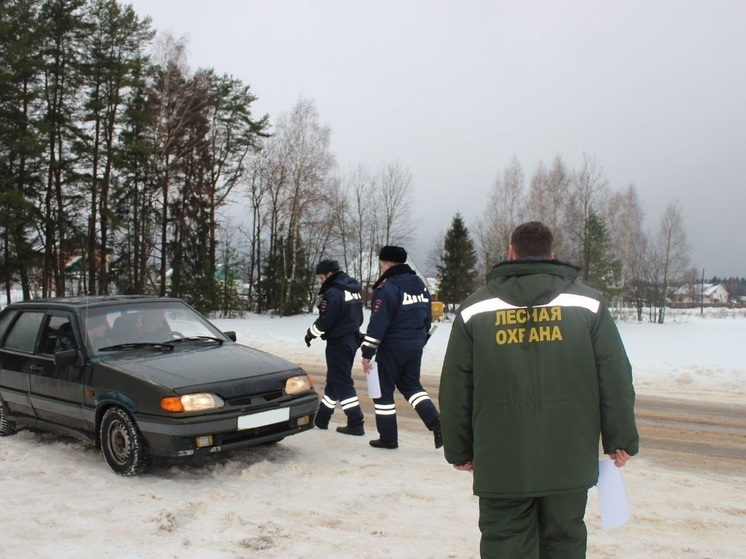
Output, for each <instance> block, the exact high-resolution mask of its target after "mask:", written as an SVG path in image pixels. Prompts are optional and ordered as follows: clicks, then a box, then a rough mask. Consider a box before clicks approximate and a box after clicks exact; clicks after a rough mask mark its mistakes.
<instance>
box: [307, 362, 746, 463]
mask: <svg viewBox="0 0 746 559" xmlns="http://www.w3.org/2000/svg"><path fill="white" fill-rule="evenodd" d="M301 366H302V367H303V368H304V369H305V370H306V371H307V372H308V373H309V374H311V376H312V377H313V379H314V383H315V385H316V389H317V390H318V391H319V393H323V386H324V376H325V374H326V373H325V369H324V367H323V365H319V364H318V363H307V364H304V363H301ZM353 377H354V378H355V385H356V386H357V387H358V390H360V388H361V387H362V388H363V390H360V395H361V396H362V397H361V399H360V400H361V405H362V407H363V411H364V413H365V414H366V416H367V417H368V421H367V422H366V427H367V431H368V432H369V433H370V435H371V438H375V437H374V435H375V430H374V429H375V428H374V423H373V422H374V420H373V403H372V401H371V400H370V399H369V398H368V397H367V395H366V394H365V388H364V387H365V379H364V377H363V374H362V373H361V372H357V371H356V372H355V373H354V375H353ZM422 381H423V382H422V383H423V386H424V388H425V389H426V390H427V392H428V394H429V395H430V397H431V398H432V399H433V401H435V403H436V405H437V399H438V381H437V379H436V378H434V377H432V376H427V375H424V376H423V379H422ZM397 404H398V405H397V413H398V414H399V415H400V416H401V417H402V418H410V419H416V418H417V416H416V414H415V413H414V411H413V410H412V408H411V407H410V406H409V405H408V404H407V403H406V402H405V401H404V400H403V398H401V395H400V394H398V393H397ZM635 411H636V416H637V420H638V429H639V431H640V438H641V450H640V452H641V453H643V454H644V455H645V456H646V457H647V458H650V459H653V460H658V461H661V462H662V465H664V466H666V467H672V468H679V469H695V470H700V469H708V470H717V471H718V472H720V473H723V474H735V475H744V472H746V406H738V405H732V404H719V403H714V402H701V403H700V402H692V401H689V400H683V399H678V398H663V397H659V396H649V395H638V396H637V400H636V405H635ZM339 413H340V412H339V410H338V411H337V412H336V413H335V415H339ZM340 417H341V416H340Z"/></svg>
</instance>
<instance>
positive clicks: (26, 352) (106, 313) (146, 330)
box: [0, 296, 319, 476]
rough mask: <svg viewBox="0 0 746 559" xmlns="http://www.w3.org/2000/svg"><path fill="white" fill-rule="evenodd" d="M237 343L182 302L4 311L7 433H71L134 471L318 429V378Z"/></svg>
mask: <svg viewBox="0 0 746 559" xmlns="http://www.w3.org/2000/svg"><path fill="white" fill-rule="evenodd" d="M235 339H236V336H235V333H233V332H221V331H220V330H218V329H217V328H215V326H213V325H212V324H211V323H210V322H209V321H208V320H206V319H205V318H204V317H203V316H202V315H200V314H199V313H198V312H197V311H195V310H194V309H193V308H192V307H190V306H189V305H187V304H186V303H184V302H183V301H181V300H179V299H173V298H160V297H139V296H116V297H86V298H59V299H45V300H36V301H26V302H22V303H14V304H12V305H10V306H9V307H8V308H6V309H5V310H4V311H3V312H2V313H0V436H6V435H11V434H13V433H14V432H15V430H16V426H17V425H21V424H23V425H30V426H36V427H41V428H44V429H48V430H52V431H56V432H61V433H63V434H68V435H72V436H75V437H78V438H80V439H83V440H85V441H88V442H90V443H92V444H95V445H96V446H100V448H101V450H102V452H103V455H104V458H105V460H106V462H107V463H108V464H109V466H110V467H111V468H112V470H114V471H115V472H117V473H118V474H121V475H125V476H131V475H137V474H140V473H142V472H144V471H145V470H147V468H148V467H149V466H150V463H151V458H152V456H167V457H175V456H191V455H195V454H200V453H205V454H206V453H213V452H220V451H223V450H230V449H235V448H240V447H245V446H250V445H257V444H264V443H272V442H276V441H279V440H281V439H283V438H284V437H287V436H289V435H294V434H297V433H300V432H302V431H305V430H307V429H310V428H311V427H312V426H313V419H314V416H315V414H316V411H317V410H318V406H319V397H318V394H317V393H316V392H315V390H314V389H313V384H312V381H311V379H310V377H309V376H308V375H307V374H306V373H305V372H304V371H303V370H302V369H300V368H298V367H297V366H296V365H293V364H292V363H289V362H287V361H285V360H283V359H280V358H279V357H275V356H274V355H270V354H268V353H265V352H262V351H259V350H256V349H253V348H249V347H247V346H243V345H240V344H237V343H235Z"/></svg>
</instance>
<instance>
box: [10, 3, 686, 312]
mask: <svg viewBox="0 0 746 559" xmlns="http://www.w3.org/2000/svg"><path fill="white" fill-rule="evenodd" d="M256 100H257V97H256V96H255V93H254V92H253V91H252V90H251V88H250V86H249V85H248V84H245V83H243V82H242V81H241V80H239V79H236V78H235V77H233V76H231V75H227V74H221V73H218V72H216V71H215V70H214V69H211V68H200V69H197V70H196V71H192V70H191V69H190V68H189V66H188V61H187V58H186V45H185V44H184V43H183V42H181V41H178V40H175V39H174V38H172V37H169V36H168V35H161V34H158V36H157V37H156V32H155V29H153V27H152V25H151V21H150V19H149V18H147V17H141V16H139V15H138V14H136V13H135V12H134V10H133V9H132V7H131V6H129V5H127V4H124V3H120V2H117V1H115V0H5V1H4V2H3V8H2V13H1V14H0V215H1V217H0V236H1V242H2V248H0V264H1V268H0V273H1V274H2V278H0V284H3V285H4V286H5V288H6V290H7V291H6V294H5V296H6V297H7V298H8V299H10V288H11V287H10V286H11V285H12V284H14V283H16V284H20V285H21V286H22V289H23V294H24V297H25V298H30V297H32V296H34V297H48V296H58V295H92V294H110V293H146V294H157V295H170V296H176V297H182V298H184V299H186V300H187V301H189V302H190V303H191V304H193V305H194V306H196V307H197V308H198V309H200V310H202V311H217V312H221V313H223V314H230V313H231V312H234V311H241V310H246V309H250V310H253V311H256V312H275V313H278V314H282V315H289V314H295V313H298V312H303V311H307V310H310V309H312V308H313V302H314V294H315V291H316V287H317V286H316V285H315V277H314V275H313V268H314V264H315V263H316V262H317V261H318V260H319V259H320V258H321V257H325V256H331V257H334V258H338V259H339V260H340V262H341V264H342V265H343V267H344V268H345V269H346V270H348V271H349V272H350V273H351V274H352V275H354V276H356V277H358V278H361V279H362V280H363V282H364V283H366V284H368V285H369V284H370V282H371V281H373V280H375V276H376V275H377V254H378V250H379V248H380V247H381V246H382V245H385V244H391V243H395V244H406V243H408V242H410V241H411V240H412V239H413V238H414V232H415V229H416V223H415V221H414V219H413V207H414V204H413V187H414V179H413V177H412V174H411V172H410V171H409V169H408V168H407V166H406V165H405V164H404V163H402V162H401V161H398V160H395V161H391V162H382V163H378V164H376V165H374V166H371V165H369V164H367V163H360V164H358V165H357V166H355V167H353V168H351V169H349V170H347V171H345V172H341V171H340V170H339V168H338V165H337V163H336V160H335V157H334V154H333V153H332V152H331V150H330V140H331V130H330V128H329V127H328V126H326V125H324V124H322V122H321V119H320V116H319V114H318V112H317V110H316V107H315V104H314V103H313V101H311V100H308V99H300V100H298V102H297V103H296V105H295V106H294V107H292V108H291V109H290V110H289V111H288V112H287V113H285V114H282V115H279V116H278V117H277V119H276V121H274V122H270V119H269V117H268V116H267V115H255V114H254V111H253V106H254V103H255V101H256ZM473 186H478V185H469V187H470V188H472V187H473ZM456 218H458V219H459V220H461V217H460V216H458V215H457V216H456V217H454V221H455V220H456ZM642 218H643V213H642V209H641V203H640V200H639V199H638V195H637V192H636V190H635V187H634V185H629V186H628V187H626V188H625V189H623V190H621V191H614V190H612V189H611V188H610V187H609V184H608V181H607V179H606V178H605V177H604V176H603V171H602V168H601V166H600V164H599V163H597V162H596V161H595V160H594V159H593V157H590V156H585V157H584V159H583V161H582V162H580V164H579V165H577V166H576V167H569V166H568V165H567V164H566V163H565V162H564V160H563V159H562V158H561V157H560V156H557V158H556V159H555V160H554V161H553V162H552V164H551V165H550V166H548V167H545V166H544V165H543V164H540V165H539V166H538V167H537V169H535V170H534V171H533V173H532V174H531V176H530V178H528V180H526V179H525V178H524V175H523V170H522V169H521V166H520V163H519V162H518V160H517V159H514V160H513V161H512V162H511V164H510V165H509V166H508V167H507V168H506V169H504V170H503V171H500V172H499V174H498V178H497V179H496V181H495V183H494V185H492V188H491V189H489V191H487V192H486V193H485V210H484V213H483V215H482V216H480V217H479V218H478V219H476V220H475V222H474V223H473V224H472V227H471V230H469V229H467V227H466V224H465V223H463V221H461V227H462V229H463V231H462V232H461V233H459V234H460V235H463V236H464V238H465V239H467V241H469V242H466V244H465V245H464V246H465V248H454V247H461V245H460V244H459V243H456V244H453V243H450V244H449V236H451V237H452V236H453V231H452V230H449V232H448V233H447V234H446V235H444V236H443V238H442V239H437V240H436V241H435V242H434V243H433V246H434V249H433V255H432V262H430V263H429V264H430V265H431V266H432V268H433V269H437V270H438V275H439V276H440V279H441V281H443V282H445V285H446V291H445V294H446V296H447V297H448V298H449V299H450V298H452V297H454V296H455V295H450V294H449V291H448V289H449V288H448V287H447V286H448V285H449V283H454V276H455V275H456V274H458V275H460V277H461V278H462V280H463V281H460V282H456V283H457V284H459V285H460V286H461V287H463V286H466V287H472V286H473V285H476V282H477V281H478V279H477V278H478V277H480V276H481V275H483V272H484V271H486V269H487V268H488V267H489V266H491V265H492V264H494V263H496V262H498V261H499V260H501V259H502V258H503V257H504V255H506V254H507V242H508V236H509V233H510V231H511V230H512V228H513V227H514V226H515V225H517V224H518V223H520V222H521V221H523V220H526V219H541V220H543V221H545V222H546V223H547V224H548V225H550V226H551V227H552V228H553V229H554V231H555V233H556V236H557V253H558V256H559V257H561V258H563V259H565V260H568V261H571V262H574V263H576V264H578V265H580V266H581V269H582V272H581V279H582V280H583V281H585V282H587V283H590V284H591V285H594V286H596V287H598V288H599V289H601V290H602V291H604V292H605V293H606V294H607V295H608V296H609V297H610V298H612V299H614V300H616V301H622V300H623V299H624V300H627V301H628V302H633V303H634V304H636V305H638V306H639V308H640V309H642V308H644V307H646V306H647V307H650V306H651V305H652V306H653V307H655V308H656V309H663V308H664V307H665V305H664V304H663V302H665V299H666V294H667V293H669V292H670V289H671V287H672V286H673V285H677V284H681V282H683V281H687V280H689V279H692V280H694V279H696V278H697V275H696V271H695V270H693V269H692V268H691V267H690V265H689V260H688V257H687V253H688V243H687V240H686V233H685V228H684V223H683V217H682V215H681V211H680V208H679V207H678V205H677V204H676V203H672V204H670V205H669V206H668V207H667V209H666V211H665V212H664V214H663V215H662V216H661V217H660V220H659V222H658V228H657V229H656V230H655V231H653V232H650V233H648V232H645V231H643V230H642ZM452 229H453V228H452ZM462 250H466V251H467V252H469V251H471V252H469V254H468V255H466V256H464V254H461V252H460V251H462ZM454 251H455V252H454ZM462 258H466V260H465V261H464V260H462ZM464 265H466V268H464V267H463V266H464ZM462 290H463V289H462ZM459 296H460V295H459ZM448 302H449V303H457V302H458V301H457V300H448ZM656 312H657V313H659V314H658V315H657V316H656V319H659V320H662V318H663V316H662V313H663V311H662V310H657V311H656Z"/></svg>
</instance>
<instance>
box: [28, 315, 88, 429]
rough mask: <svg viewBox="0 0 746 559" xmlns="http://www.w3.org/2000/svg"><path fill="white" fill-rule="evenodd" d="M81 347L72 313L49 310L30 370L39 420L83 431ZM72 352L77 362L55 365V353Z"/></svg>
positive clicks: (32, 396)
mask: <svg viewBox="0 0 746 559" xmlns="http://www.w3.org/2000/svg"><path fill="white" fill-rule="evenodd" d="M81 347H82V345H81V338H80V335H79V332H78V328H77V324H76V322H75V319H74V316H73V314H72V313H67V312H64V311H49V312H48V313H47V315H46V316H45V317H44V321H43V324H42V331H41V336H40V339H39V344H38V350H37V352H36V353H35V354H34V356H33V357H32V363H31V367H30V368H29V392H30V398H31V405H32V406H33V407H34V410H35V411H36V416H37V417H38V418H39V419H40V420H42V421H48V422H50V423H54V424H56V425H61V426H64V427H69V428H71V429H76V430H82V429H84V427H85V420H84V417H83V393H84V388H83V372H84V366H83V359H82V354H81ZM71 349H74V350H75V351H77V352H78V357H77V359H76V360H75V362H74V363H72V364H69V365H57V364H55V360H54V356H55V353H57V352H60V351H66V350H67V351H69V350H71Z"/></svg>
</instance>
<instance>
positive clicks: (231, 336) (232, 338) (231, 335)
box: [223, 330, 236, 342]
mask: <svg viewBox="0 0 746 559" xmlns="http://www.w3.org/2000/svg"><path fill="white" fill-rule="evenodd" d="M223 334H225V335H226V336H228V339H229V340H230V341H232V342H235V341H236V333H235V332H234V331H233V330H228V331H227V332H223Z"/></svg>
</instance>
